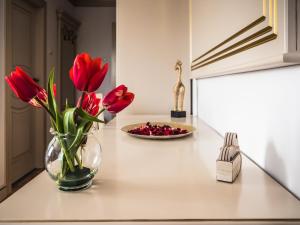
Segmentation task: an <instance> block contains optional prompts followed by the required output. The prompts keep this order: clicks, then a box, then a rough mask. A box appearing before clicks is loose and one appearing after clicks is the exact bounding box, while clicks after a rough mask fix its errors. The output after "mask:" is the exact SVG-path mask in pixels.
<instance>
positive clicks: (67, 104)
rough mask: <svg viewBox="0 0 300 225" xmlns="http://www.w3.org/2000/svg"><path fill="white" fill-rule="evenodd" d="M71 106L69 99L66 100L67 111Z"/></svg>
mask: <svg viewBox="0 0 300 225" xmlns="http://www.w3.org/2000/svg"><path fill="white" fill-rule="evenodd" d="M69 108H70V106H69V102H68V99H67V98H66V105H65V110H67V109H69Z"/></svg>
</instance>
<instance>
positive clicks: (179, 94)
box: [171, 60, 186, 117]
mask: <svg viewBox="0 0 300 225" xmlns="http://www.w3.org/2000/svg"><path fill="white" fill-rule="evenodd" d="M175 71H178V81H177V83H176V85H175V86H174V89H173V92H174V110H172V111H171V116H172V117H185V116H186V112H185V111H183V100H184V92H185V87H184V85H183V83H182V80H181V78H182V62H181V61H180V60H177V62H176V64H175Z"/></svg>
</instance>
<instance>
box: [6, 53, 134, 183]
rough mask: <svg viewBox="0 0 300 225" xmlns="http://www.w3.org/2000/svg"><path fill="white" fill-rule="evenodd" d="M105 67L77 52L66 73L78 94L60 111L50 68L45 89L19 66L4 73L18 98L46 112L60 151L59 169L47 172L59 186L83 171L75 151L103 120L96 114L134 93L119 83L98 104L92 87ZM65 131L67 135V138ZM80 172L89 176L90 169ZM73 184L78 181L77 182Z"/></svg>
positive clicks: (118, 108)
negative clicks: (74, 100)
mask: <svg viewBox="0 0 300 225" xmlns="http://www.w3.org/2000/svg"><path fill="white" fill-rule="evenodd" d="M107 71H108V64H107V63H106V64H104V65H102V59H101V58H95V59H92V58H91V57H90V56H89V55H88V54H87V53H82V54H79V55H77V56H76V58H75V61H74V64H73V67H72V68H71V69H70V74H69V76H70V79H71V80H72V82H73V84H74V86H75V87H76V89H77V90H79V91H81V92H82V95H81V97H80V98H79V99H78V102H77V105H76V106H75V107H74V106H73V107H71V106H69V105H68V103H67V101H66V105H65V108H64V109H63V111H60V110H59V108H58V106H57V103H56V100H55V96H56V86H55V84H54V70H51V72H50V74H49V78H48V84H47V90H45V89H44V88H42V87H40V86H39V85H38V84H37V83H35V82H34V81H33V79H32V78H30V77H29V76H28V75H27V74H26V73H25V72H24V71H23V70H22V69H21V68H20V67H16V70H15V71H13V72H12V73H11V74H10V75H9V76H6V77H5V80H6V82H7V83H8V84H9V86H10V88H11V89H12V91H13V92H14V93H15V95H16V96H17V97H18V98H20V99H21V100H22V101H24V102H27V103H29V104H31V105H33V106H35V107H38V108H44V109H45V110H46V112H47V113H48V114H49V115H50V120H51V125H52V129H53V130H54V134H55V135H56V138H57V140H58V144H59V147H60V149H61V152H62V153H61V159H60V161H61V162H60V171H58V172H56V173H55V174H51V176H52V177H53V176H54V177H55V180H56V181H57V180H60V182H61V183H60V185H61V186H63V185H65V186H66V182H68V181H67V180H66V179H65V178H66V177H67V175H70V174H71V175H74V173H75V174H81V175H82V173H84V172H82V170H83V169H84V168H85V167H84V165H83V157H82V156H80V155H79V154H78V151H79V149H81V150H82V149H83V148H84V146H85V144H86V142H87V136H86V134H87V133H88V132H89V130H90V129H91V127H92V124H93V123H94V122H96V123H104V121H102V120H100V119H98V116H99V115H100V114H101V113H103V112H104V111H105V110H107V111H109V112H111V113H118V112H120V111H121V110H122V109H124V108H125V107H127V106H128V105H129V104H130V103H131V102H132V101H133V99H134V94H133V93H131V92H128V91H127V87H126V86H124V85H120V86H118V87H117V88H115V89H113V90H112V91H111V92H109V93H108V94H107V95H106V96H105V97H104V99H103V101H102V106H101V105H100V102H101V99H99V98H97V97H96V94H95V91H96V90H97V89H98V88H99V87H100V85H101V83H102V81H103V80H104V78H105V75H106V73H107ZM66 135H68V138H67V139H66V138H65V137H66ZM46 168H47V165H46ZM49 168H50V167H49ZM49 168H48V169H49ZM48 172H49V171H48ZM89 172H90V171H89ZM83 175H84V176H86V175H89V176H91V174H90V173H88V174H83ZM80 179H82V176H81V178H80ZM64 182H65V183H64ZM76 184H77V185H78V182H77V183H76ZM79 184H80V185H81V186H82V184H83V183H80V182H79Z"/></svg>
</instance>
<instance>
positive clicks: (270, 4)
mask: <svg viewBox="0 0 300 225" xmlns="http://www.w3.org/2000/svg"><path fill="white" fill-rule="evenodd" d="M273 10H274V8H273V0H269V26H271V27H273Z"/></svg>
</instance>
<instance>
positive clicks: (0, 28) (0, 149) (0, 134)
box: [0, 0, 6, 189]
mask: <svg viewBox="0 0 300 225" xmlns="http://www.w3.org/2000/svg"><path fill="white" fill-rule="evenodd" d="M4 2H5V1H4V0H0V80H1V81H0V105H1V106H4V99H5V82H4V76H5V66H4V65H5V62H4V58H5V50H4V49H5V48H4V47H5V46H4V44H5V43H4V40H5V30H4V26H5V5H4ZM4 110H5V108H4V107H0V189H1V188H2V187H3V186H4V185H5V161H6V160H5V146H4V140H5V134H4V130H5V126H4V124H5V123H4Z"/></svg>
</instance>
